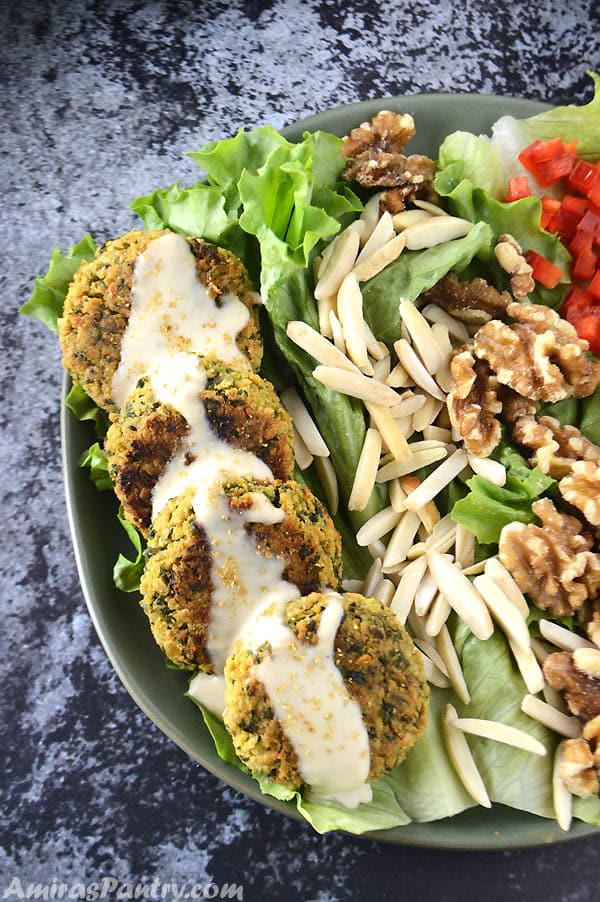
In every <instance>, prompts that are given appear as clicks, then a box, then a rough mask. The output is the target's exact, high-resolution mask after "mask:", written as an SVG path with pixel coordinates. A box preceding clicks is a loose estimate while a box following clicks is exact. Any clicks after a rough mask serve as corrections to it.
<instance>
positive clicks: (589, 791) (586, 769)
mask: <svg viewBox="0 0 600 902" xmlns="http://www.w3.org/2000/svg"><path fill="white" fill-rule="evenodd" d="M558 772H559V774H560V777H561V780H562V781H563V783H564V784H565V786H566V788H567V789H568V790H569V792H570V793H572V794H573V795H575V796H579V798H581V799H587V798H589V797H590V796H594V795H597V793H598V792H599V791H600V783H599V782H598V766H597V765H596V764H595V762H594V754H593V753H592V749H591V747H590V744H589V742H586V740H585V739H583V738H581V739H567V740H566V742H565V744H564V745H563V753H562V760H561V763H560V767H559V771H558Z"/></svg>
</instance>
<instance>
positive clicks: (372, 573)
mask: <svg viewBox="0 0 600 902" xmlns="http://www.w3.org/2000/svg"><path fill="white" fill-rule="evenodd" d="M382 579H383V567H382V564H381V559H380V558H375V560H374V561H373V563H372V564H371V566H370V567H369V570H368V573H367V575H366V576H365V581H364V583H363V587H362V594H363V595H366V596H367V597H368V596H370V595H372V594H373V592H374V590H375V587H376V586H378V585H379V583H380V582H381V580H382Z"/></svg>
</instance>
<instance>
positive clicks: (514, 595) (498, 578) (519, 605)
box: [484, 557, 529, 620]
mask: <svg viewBox="0 0 600 902" xmlns="http://www.w3.org/2000/svg"><path fill="white" fill-rule="evenodd" d="M484 572H485V575H486V576H489V577H490V578H491V579H493V580H494V582H495V583H496V584H497V585H498V586H500V588H501V589H502V591H503V592H504V594H505V595H506V597H507V598H508V600H509V601H510V602H512V604H514V606H515V607H516V609H517V610H518V611H519V613H520V614H521V616H522V617H523V619H524V620H527V618H528V617H529V605H528V604H527V602H526V600H525V596H524V595H523V593H522V592H521V590H520V589H519V587H518V585H517V584H516V582H515V581H514V579H513V576H512V574H511V573H510V571H508V570H507V569H506V567H505V566H504V564H502V563H501V562H500V561H499V560H498V558H497V557H490V558H488V559H487V561H486V562H485V571H484Z"/></svg>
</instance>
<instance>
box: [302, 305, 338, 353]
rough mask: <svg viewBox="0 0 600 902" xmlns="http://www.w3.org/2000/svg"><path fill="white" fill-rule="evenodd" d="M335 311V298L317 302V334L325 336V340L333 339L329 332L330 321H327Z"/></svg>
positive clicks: (331, 333)
mask: <svg viewBox="0 0 600 902" xmlns="http://www.w3.org/2000/svg"><path fill="white" fill-rule="evenodd" d="M335 311H336V304H335V296H334V297H331V298H321V300H317V313H318V315H319V332H320V333H321V335H323V336H325V338H333V332H332V331H331V320H330V319H329V314H330V313H335ZM309 353H310V352H309Z"/></svg>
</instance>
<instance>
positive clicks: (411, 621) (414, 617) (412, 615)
mask: <svg viewBox="0 0 600 902" xmlns="http://www.w3.org/2000/svg"><path fill="white" fill-rule="evenodd" d="M408 626H409V628H410V631H411V633H412V634H413V636H416V637H417V639H427V638H428V636H427V633H426V632H425V620H424V619H423V617H419V615H418V614H417V612H416V611H415V609H414V608H412V609H411V610H410V611H409V612H408Z"/></svg>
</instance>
